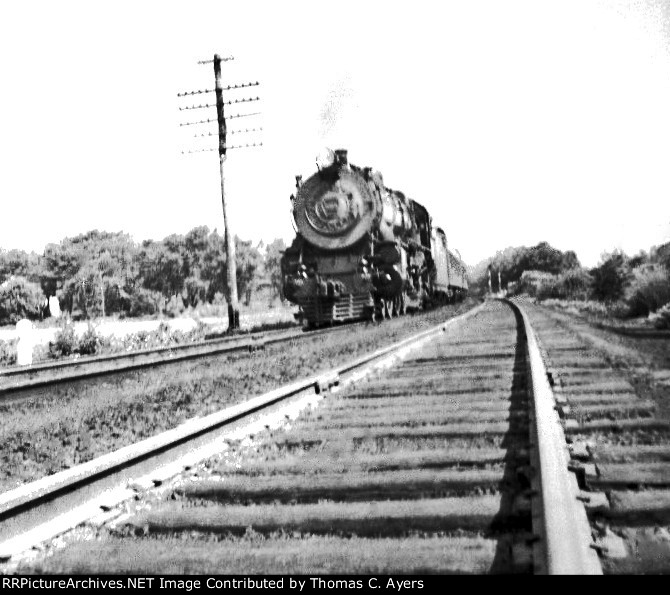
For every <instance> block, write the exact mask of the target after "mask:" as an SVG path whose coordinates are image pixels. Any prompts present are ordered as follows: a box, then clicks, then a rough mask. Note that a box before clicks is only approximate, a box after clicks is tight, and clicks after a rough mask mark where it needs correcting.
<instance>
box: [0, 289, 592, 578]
mask: <svg viewBox="0 0 670 595" xmlns="http://www.w3.org/2000/svg"><path fill="white" fill-rule="evenodd" d="M445 328H446V332H444V329H445ZM527 334H528V336H530V337H531V340H530V341H528V342H527V341H526V337H527ZM533 343H534V339H533V333H532V331H530V330H529V327H528V326H527V322H524V315H523V314H521V313H519V312H518V311H517V310H516V309H513V308H512V307H510V306H509V305H506V304H503V303H499V302H494V303H491V302H489V303H487V304H485V305H484V306H483V307H481V308H477V309H475V310H472V311H470V312H469V313H467V314H466V315H464V316H461V317H459V318H456V319H452V320H451V321H449V323H447V324H446V325H441V326H440V327H437V328H434V329H429V330H427V331H425V332H424V333H421V334H420V336H417V337H415V338H413V339H408V340H406V341H403V342H401V344H397V345H396V346H393V347H390V348H388V349H385V350H381V351H380V352H376V353H375V354H373V355H371V356H368V357H367V358H363V359H361V360H359V361H357V362H353V363H352V364H349V365H347V366H342V367H340V368H338V369H337V370H334V371H332V373H330V374H327V375H324V376H322V377H320V378H312V379H308V380H306V381H304V382H302V383H296V384H295V385H293V386H292V387H290V388H289V389H279V390H277V391H273V393H269V394H268V395H264V396H263V397H259V400H258V401H256V402H255V403H253V404H252V410H253V411H254V412H255V413H256V415H258V414H259V412H260V411H261V409H262V408H264V407H265V406H266V405H267V404H270V403H272V404H273V405H274V406H275V407H277V406H278V405H277V403H278V401H280V400H284V399H291V400H293V401H296V402H295V403H294V406H295V407H299V406H300V405H304V404H306V403H309V402H312V401H314V400H316V399H318V398H320V397H321V396H323V394H324V392H323V391H324V390H325V389H326V388H327V387H328V386H330V385H334V384H336V383H338V382H339V383H340V385H341V390H340V391H338V394H335V395H332V396H330V395H329V396H327V398H326V399H325V401H324V402H323V403H322V404H321V406H320V407H319V408H317V409H310V410H307V411H306V413H304V414H303V415H301V417H300V418H299V419H298V421H297V422H296V423H295V424H291V427H289V428H286V427H280V429H279V430H278V431H277V432H274V433H271V434H269V435H268V433H267V432H262V433H261V434H260V435H257V437H256V440H254V441H252V442H251V443H250V444H249V443H248V441H247V442H235V441H233V442H230V438H231V431H234V430H237V431H238V432H241V433H238V434H237V437H241V436H242V435H243V434H244V429H243V428H232V429H231V428H230V427H229V424H230V423H231V422H238V423H242V421H243V416H246V415H247V411H246V410H248V409H249V407H248V406H247V404H244V405H241V406H237V407H235V408H233V410H234V411H230V410H228V411H227V412H222V413H220V414H215V415H214V416H210V417H209V418H204V419H203V420H195V421H194V422H192V423H191V424H190V426H189V427H183V428H181V429H180V428H178V429H177V430H174V431H172V433H170V432H168V433H166V434H163V435H160V436H158V437H156V438H155V439H152V441H153V443H152V444H149V442H151V441H146V443H145V444H142V445H136V446H134V447H130V448H129V449H123V450H124V451H126V452H123V453H121V451H119V453H116V454H114V453H113V455H108V460H107V461H100V460H97V461H92V462H91V463H90V464H87V465H88V466H89V467H88V468H87V469H83V470H82V469H79V470H78V471H77V470H76V468H75V470H69V471H68V472H64V474H58V475H60V476H61V477H58V476H54V477H53V478H47V479H46V480H43V482H42V483H41V484H40V482H36V484H30V485H29V486H24V488H21V489H19V490H14V492H13V493H12V492H9V493H6V494H3V495H0V521H1V522H2V524H0V555H1V554H3V553H4V555H5V557H8V558H9V557H11V555H12V554H13V553H15V552H17V551H20V550H21V549H22V548H25V547H28V546H29V545H30V542H31V541H35V540H44V539H48V537H49V534H53V533H54V532H56V533H57V532H58V523H59V522H60V527H61V530H62V529H63V528H64V525H65V524H67V523H69V524H70V525H73V524H76V522H80V521H81V520H83V518H85V517H86V518H87V515H88V517H90V516H91V515H93V514H94V513H95V511H96V510H97V511H98V513H99V507H100V506H101V503H103V501H104V504H103V506H104V507H105V508H106V509H112V513H114V509H113V507H114V505H115V504H114V501H116V502H121V501H123V500H124V498H128V497H130V496H132V495H133V492H132V489H129V488H122V487H118V488H117V490H116V495H115V496H113V497H112V496H110V495H109V494H108V495H107V496H104V495H101V490H102V489H103V488H104V487H106V486H105V485H104V484H105V483H107V484H109V485H117V486H119V484H120V483H121V481H122V480H121V478H120V475H119V474H121V475H122V476H124V477H125V478H127V477H138V474H140V475H143V476H144V483H145V485H150V484H153V485H156V484H159V483H161V482H162V481H165V479H166V478H167V477H170V476H171V475H175V474H176V473H179V471H181V469H182V468H183V467H184V465H185V460H186V459H183V460H179V459H178V457H179V456H181V455H180V454H179V453H178V452H176V451H175V449H177V450H179V449H182V450H183V451H184V452H185V453H190V454H189V456H190V457H191V460H195V459H197V458H198V457H207V456H209V457H210V459H209V461H208V462H207V464H206V465H205V467H202V466H198V467H197V470H196V471H195V473H193V471H191V477H188V475H189V474H188V473H187V474H186V476H184V475H182V476H180V477H181V479H177V480H176V481H174V482H172V483H169V484H165V486H164V487H163V488H162V490H163V496H165V495H170V494H172V497H173V498H176V499H177V500H176V501H172V500H171V501H170V502H168V503H167V504H165V503H163V504H160V505H157V506H153V507H152V508H151V509H150V510H149V511H148V512H147V511H146V510H145V511H144V512H139V513H137V514H135V515H131V516H129V517H124V518H122V519H120V518H118V517H117V518H116V520H115V521H113V522H112V525H111V526H112V527H113V528H112V530H111V531H109V532H107V531H108V530H107V529H105V530H103V533H104V536H103V538H102V539H100V540H95V541H93V542H91V541H87V542H86V543H76V542H75V543H73V544H71V546H70V547H69V548H67V549H65V550H63V552H62V555H63V556H64V557H65V558H62V560H65V559H67V558H68V556H69V557H70V558H69V559H71V560H72V559H76V560H77V569H78V570H79V571H82V570H84V571H89V572H128V571H130V572H166V571H169V572H175V571H177V572H213V571H217V569H218V571H220V569H221V568H225V569H226V572H230V573H245V572H256V573H263V572H286V571H290V572H315V571H319V572H336V573H350V572H391V573H397V572H471V573H482V572H529V571H533V570H535V571H536V572H542V573H546V572H549V573H561V572H580V573H582V572H585V573H595V572H598V571H599V570H600V566H599V563H598V560H597V557H596V554H595V552H594V550H593V549H592V548H591V547H590V545H591V544H590V543H589V542H590V535H589V532H588V525H586V516H585V513H584V508H583V505H582V504H581V503H580V502H579V501H578V500H577V495H578V494H577V492H576V490H577V488H576V482H575V480H574V478H573V477H571V476H570V475H569V474H568V473H567V448H566V445H565V439H564V437H563V436H562V433H561V429H560V425H559V423H558V418H557V416H556V414H555V412H554V409H553V403H552V402H544V404H543V405H542V404H540V405H539V406H538V402H540V403H541V402H542V400H543V399H547V398H551V391H550V390H549V388H548V384H547V381H546V372H545V371H544V369H543V368H542V362H541V361H540V357H539V353H538V352H537V348H536V347H535V346H534V344H533ZM410 349H411V350H412V351H411V355H408V354H407V352H408V350H410ZM403 352H405V353H404V361H403V363H402V364H401V365H400V366H398V367H396V368H395V369H390V370H387V371H382V372H381V373H379V374H378V375H377V376H376V377H375V378H374V379H372V380H371V381H369V382H367V383H365V384H361V382H360V378H361V377H362V376H363V375H364V374H365V373H366V366H367V367H369V366H370V364H371V362H376V366H380V365H387V363H388V362H386V363H385V362H384V358H387V359H388V358H397V357H399V356H400V355H401V354H402V353H403ZM531 363H532V369H529V365H531ZM357 379H358V380H359V382H357V383H355V384H352V386H351V387H345V386H344V385H346V384H350V383H353V382H354V381H355V380H357ZM545 385H546V386H545ZM314 386H317V387H318V392H319V393H320V395H319V396H318V397H315V396H314V394H313V392H314V388H313V387H314ZM310 393H312V394H311V395H310ZM533 397H535V400H534V399H533ZM533 403H534V407H532V408H530V409H529V405H531V404H533ZM263 413H265V411H264V409H263ZM293 413H295V411H294V412H293ZM280 414H282V415H283V414H284V411H283V410H280ZM269 423H271V422H268V418H262V419H261V420H260V421H257V422H256V424H257V425H258V424H261V427H263V426H264V425H266V424H268V425H269ZM253 432H254V433H257V429H255V430H253ZM168 434H171V435H170V436H168ZM217 434H218V435H217ZM546 436H552V440H553V442H550V443H549V444H544V443H543V442H544V437H546ZM194 437H197V439H198V440H200V442H201V443H203V444H201V446H202V448H203V449H204V450H202V451H200V453H199V454H198V455H197V456H195V458H194V455H193V454H192V453H193V450H194V448H195V446H194V445H193V442H192V440H193V439H194ZM226 437H227V438H228V442H227V443H224V444H222V442H221V439H222V438H223V439H225V438H226ZM217 450H218V452H220V453H221V452H222V453H223V454H219V455H217V456H215V457H213V458H211V457H212V455H213V454H214V453H215V452H217ZM547 450H548V451H549V455H547V452H546V451H547ZM158 453H160V454H158ZM161 457H162V458H163V460H161ZM103 458H104V457H103ZM551 459H553V462H552V460H551ZM547 460H549V462H546V461H547ZM166 461H172V463H171V465H168V464H167V463H166ZM138 464H140V467H138ZM193 464H194V463H193V462H190V463H188V465H189V466H191V465H193ZM539 465H542V467H539ZM545 465H547V467H545ZM551 465H553V466H554V467H557V468H555V469H550V466H551ZM161 466H162V470H161V471H155V470H151V469H156V468H157V467H161ZM83 467H86V465H85V466H83ZM92 470H95V474H96V475H97V477H98V481H99V482H100V481H102V483H99V485H98V486H97V487H94V488H91V487H90V482H89V479H88V478H89V476H90V475H91V472H92ZM538 470H539V471H538ZM68 474H69V475H68ZM140 483H142V481H140ZM82 486H87V490H88V491H89V492H91V491H93V492H94V495H95V498H93V499H92V500H91V495H90V494H89V495H87V496H81V495H79V494H80V487H82ZM123 490H125V493H122V492H123ZM60 495H62V496H63V498H58V496H60ZM35 496H37V498H35ZM105 498H106V500H105ZM58 500H61V502H60V506H61V508H62V510H65V511H68V513H67V514H66V515H65V516H64V517H61V518H60V520H59V519H58V517H57V515H54V518H55V520H54V521H53V522H52V526H51V527H50V528H49V529H47V528H45V526H44V525H42V526H39V523H38V524H37V525H35V523H34V521H33V524H32V525H31V521H30V518H31V517H35V516H37V515H42V514H44V513H45V510H48V509H50V508H53V507H54V502H57V501H58ZM149 500H150V498H148V500H147V501H149ZM557 502H559V503H560V504H558V505H556V504H555V503H557ZM75 503H79V504H80V508H79V509H78V512H77V514H74V513H73V512H72V509H73V508H74V506H75ZM557 506H558V507H560V510H558V511H557V510H556V508H557ZM86 507H88V508H86ZM96 507H98V508H96ZM140 508H142V507H140ZM84 509H85V510H84ZM37 510H39V512H36V511H37ZM556 512H559V514H560V515H562V519H563V520H561V519H559V520H558V521H557V520H556V518H555V517H554V513H556ZM116 513H117V514H118V510H117V511H116ZM77 515H78V516H77ZM112 516H116V514H112ZM75 517H76V518H75ZM565 519H567V521H565ZM575 521H576V524H575V525H574V526H572V527H570V528H568V529H567V531H566V526H565V525H563V524H562V523H564V522H570V523H575ZM582 521H583V522H582ZM557 526H558V531H559V534H558V535H556V534H555V531H556V528H557ZM31 527H34V528H33V533H32V534H31V533H30V531H29V530H30V528H31ZM249 531H251V533H249ZM250 535H251V536H252V537H251V538H250ZM175 536H176V537H178V539H179V544H180V545H179V547H175V545H174V544H175V541H174V539H173V537H175ZM254 536H255V537H254ZM538 537H539V540H538ZM566 537H569V538H571V540H566ZM119 539H123V540H125V541H124V542H123V546H122V547H118V546H119V543H120V542H119ZM533 544H534V545H533ZM575 553H576V554H577V555H576V556H575V555H573V554H575ZM73 557H74V558H73ZM83 558H86V560H84V559H83ZM58 560H59V556H58V552H56V555H55V556H54V557H52V558H51V559H50V562H49V563H50V564H56V565H57V564H58V563H59V562H58ZM185 560H187V561H188V562H185ZM62 564H64V565H65V566H61V567H58V566H56V567H54V566H47V567H46V569H47V570H53V569H54V568H56V569H57V570H56V571H58V568H61V569H62V568H67V562H62ZM184 565H185V566H184Z"/></svg>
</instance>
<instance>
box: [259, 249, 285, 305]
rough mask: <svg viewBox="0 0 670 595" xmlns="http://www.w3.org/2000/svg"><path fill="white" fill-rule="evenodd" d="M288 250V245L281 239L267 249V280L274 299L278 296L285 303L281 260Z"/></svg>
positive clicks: (265, 267)
mask: <svg viewBox="0 0 670 595" xmlns="http://www.w3.org/2000/svg"><path fill="white" fill-rule="evenodd" d="M285 250H286V244H285V243H284V240H282V239H281V238H278V239H275V240H273V241H272V242H271V243H270V244H268V245H267V246H266V247H265V263H264V265H265V266H264V269H265V271H264V272H265V280H266V282H267V283H268V285H269V286H270V288H271V290H272V294H273V297H275V296H278V297H279V299H281V300H282V301H284V293H283V291H282V274H281V259H282V256H283V254H284V251H285Z"/></svg>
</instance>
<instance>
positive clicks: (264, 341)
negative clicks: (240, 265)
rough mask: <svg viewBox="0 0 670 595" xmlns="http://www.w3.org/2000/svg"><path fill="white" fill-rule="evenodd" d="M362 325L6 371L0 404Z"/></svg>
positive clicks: (1, 375) (0, 383)
mask: <svg viewBox="0 0 670 595" xmlns="http://www.w3.org/2000/svg"><path fill="white" fill-rule="evenodd" d="M362 324H365V323H356V324H354V325H349V326H347V327H345V326H338V327H332V328H328V329H320V330H313V331H309V332H304V331H303V330H302V329H301V328H296V329H289V330H277V331H263V332H258V333H250V334H247V335H238V336H231V337H226V338H218V339H210V340H206V341H199V342H196V343H187V344H182V345H174V346H170V347H159V348H153V349H142V350H139V351H135V352H130V353H115V354H109V355H99V356H92V357H83V358H81V359H77V360H67V361H56V362H43V363H38V364H34V365H32V366H27V367H19V366H12V367H7V368H4V369H0V402H1V401H7V400H17V399H22V398H24V397H29V396H33V393H34V391H35V390H36V389H37V390H39V389H44V388H48V387H50V386H53V385H56V384H64V383H75V382H78V381H86V380H89V379H95V378H98V377H102V376H110V375H119V374H124V373H127V372H132V371H135V370H141V369H144V368H153V367H157V366H163V365H171V364H176V363H179V362H183V361H186V360H192V359H198V358H205V357H209V356H217V355H222V354H226V353H234V352H240V351H255V350H258V349H263V348H264V347H265V346H266V345H273V344H277V343H283V342H289V341H300V340H302V339H303V338H311V337H315V336H318V335H321V334H325V333H329V332H342V331H346V330H349V331H351V330H352V329H354V328H357V327H359V326H361V325H362Z"/></svg>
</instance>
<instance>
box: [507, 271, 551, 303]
mask: <svg viewBox="0 0 670 595" xmlns="http://www.w3.org/2000/svg"><path fill="white" fill-rule="evenodd" d="M557 279H558V277H557V275H552V274H551V273H545V272H542V271H524V272H523V273H522V275H521V278H520V279H519V282H518V283H517V284H516V287H515V288H514V294H515V295H520V294H522V293H523V294H527V295H529V296H531V297H538V298H539V299H546V298H548V297H551V296H550V295H549V294H550V290H549V289H548V288H549V287H551V286H552V285H553V284H554V283H556V280H557ZM540 296H544V298H540Z"/></svg>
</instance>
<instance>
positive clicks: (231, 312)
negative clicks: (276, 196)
mask: <svg viewBox="0 0 670 595" xmlns="http://www.w3.org/2000/svg"><path fill="white" fill-rule="evenodd" d="M214 92H215V93H216V117H217V120H218V122H219V172H220V173H221V206H222V207H223V228H224V233H225V237H226V256H227V258H226V262H227V266H228V291H229V293H230V295H229V297H228V329H229V330H235V329H238V328H240V306H239V303H238V299H237V266H236V262H237V261H236V260H235V236H234V235H233V233H232V232H231V230H230V213H229V212H228V205H227V204H226V189H225V180H226V178H225V175H224V172H223V164H224V163H225V162H226V117H225V115H224V112H223V87H222V85H221V56H219V54H214Z"/></svg>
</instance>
